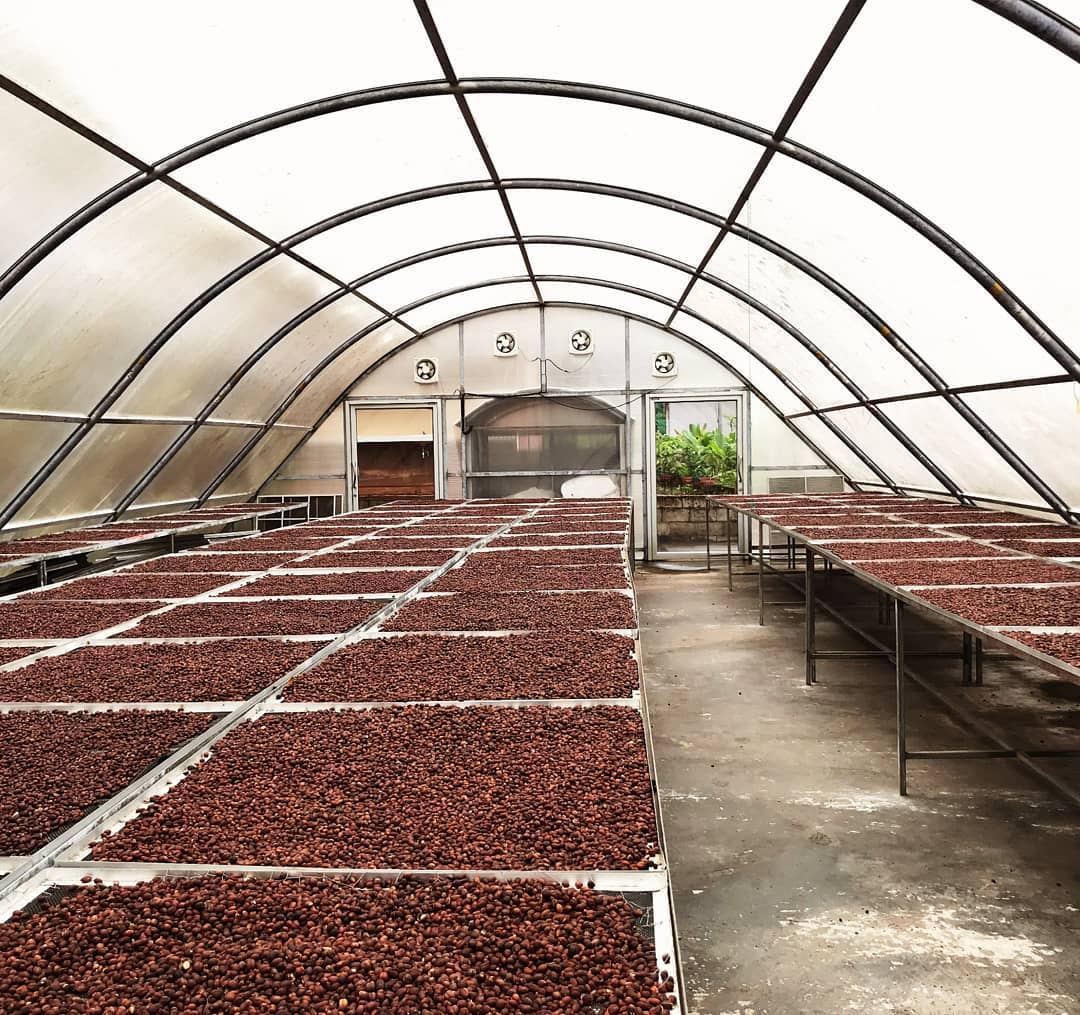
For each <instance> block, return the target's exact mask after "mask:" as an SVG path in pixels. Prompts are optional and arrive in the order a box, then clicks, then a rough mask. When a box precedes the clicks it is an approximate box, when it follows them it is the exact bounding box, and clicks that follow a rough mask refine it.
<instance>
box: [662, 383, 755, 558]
mask: <svg viewBox="0 0 1080 1015" xmlns="http://www.w3.org/2000/svg"><path fill="white" fill-rule="evenodd" d="M657 402H735V403H736V404H735V433H736V436H737V440H738V452H739V455H738V465H737V469H736V483H737V490H738V492H740V493H741V492H742V491H743V490H745V489H747V483H748V477H749V475H750V398H749V392H748V391H747V389H746V388H742V387H728V388H705V389H702V390H701V391H693V392H679V393H677V394H676V393H667V392H664V391H653V392H649V393H648V394H647V396H646V399H645V410H646V411H645V419H644V420H642V429H643V430H644V431H645V461H644V462H642V463H641V464H642V469H641V474H642V478H643V479H644V481H645V504H644V505H643V507H644V510H645V513H646V515H647V522H646V526H645V527H646V529H647V531H648V542H647V545H646V547H645V553H646V559H648V560H680V559H683V558H686V557H689V556H694V552H693V551H691V550H660V549H659V548H658V547H657V531H656V530H657V523H658V521H659V509H658V505H657V500H656V498H657V494H658V491H657V488H656V403H657ZM739 536H740V538H739V542H740V543H741V541H742V539H741V536H742V533H741V532H740V534H739Z"/></svg>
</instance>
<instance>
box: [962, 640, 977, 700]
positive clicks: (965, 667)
mask: <svg viewBox="0 0 1080 1015" xmlns="http://www.w3.org/2000/svg"><path fill="white" fill-rule="evenodd" d="M973 654H974V652H973V644H972V639H971V634H970V633H969V632H967V631H965V632H964V647H963V650H962V652H961V658H962V659H963V663H962V664H961V674H960V683H961V684H962V685H963V686H964V687H969V686H970V685H971V671H972V664H973Z"/></svg>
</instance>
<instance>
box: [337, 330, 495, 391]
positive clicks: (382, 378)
mask: <svg viewBox="0 0 1080 1015" xmlns="http://www.w3.org/2000/svg"><path fill="white" fill-rule="evenodd" d="M485 316H486V315H485ZM384 356H385V357H386V358H385V360H384V359H383V357H384ZM419 359H431V360H434V361H435V363H436V365H437V366H438V374H437V375H436V378H435V380H434V381H431V382H427V383H423V384H421V383H418V382H417V381H416V373H415V370H414V367H415V364H416V361H417V360H419ZM342 361H343V368H342V369H343V370H344V369H345V367H346V366H347V367H348V368H349V369H348V370H347V374H348V376H346V374H345V373H343V374H342V375H341V376H342V378H343V380H344V383H345V384H346V385H347V386H348V388H349V390H350V391H351V392H352V394H354V395H363V396H369V395H375V396H389V397H391V398H395V399H396V398H400V397H401V396H403V395H404V396H406V397H409V398H415V399H427V398H436V397H438V396H439V395H454V394H457V392H458V391H459V389H460V388H461V382H460V380H459V377H460V373H459V361H458V342H457V327H456V325H455V326H452V327H449V328H439V329H436V330H434V331H433V332H432V333H431V334H428V335H424V336H423V337H422V338H414V337H413V336H411V335H409V334H404V333H403V334H398V335H395V336H392V337H391V338H390V340H389V341H385V342H380V343H379V346H378V347H373V348H367V349H358V348H354V349H350V350H349V352H348V353H346V354H345V355H344V356H342ZM327 390H329V385H328V387H327ZM331 397H332V396H331ZM326 402H327V400H326V399H324V401H323V405H324V407H325V405H326Z"/></svg>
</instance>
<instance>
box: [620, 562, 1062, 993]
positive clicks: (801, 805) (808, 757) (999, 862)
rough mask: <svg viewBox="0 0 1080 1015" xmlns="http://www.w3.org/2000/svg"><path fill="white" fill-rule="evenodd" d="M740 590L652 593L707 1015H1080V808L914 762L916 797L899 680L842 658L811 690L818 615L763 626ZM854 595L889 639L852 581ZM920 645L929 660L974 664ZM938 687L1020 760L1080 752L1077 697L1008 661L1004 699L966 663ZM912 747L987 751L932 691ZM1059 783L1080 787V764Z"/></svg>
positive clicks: (669, 582)
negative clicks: (905, 778)
mask: <svg viewBox="0 0 1080 1015" xmlns="http://www.w3.org/2000/svg"><path fill="white" fill-rule="evenodd" d="M736 582H737V586H736V591H735V592H734V593H729V592H728V591H727V587H726V579H725V577H724V576H722V574H721V573H720V572H713V573H711V574H706V573H685V572H684V573H665V572H659V571H655V570H652V569H650V568H640V569H639V570H638V577H637V588H638V598H639V604H640V609H641V638H642V648H643V655H644V662H645V673H646V687H647V692H648V697H649V709H650V719H651V722H652V728H653V737H654V740H655V746H656V754H657V766H658V770H659V771H658V774H659V783H660V792H661V802H662V806H663V816H664V822H665V826H666V833H667V845H668V853H669V858H670V861H671V864H672V876H673V883H674V889H675V895H676V916H677V920H678V928H679V936H680V942H681V956H682V962H683V969H684V973H685V977H686V986H687V994H688V1005H687V1007H688V1009H689V1012H690V1013H692V1015H797V1013H798V1015H818V1013H821V1015H825V1013H828V1015H833V1013H839V1012H860V1013H866V1015H878V1013H882V1015H969V1013H971V1015H984V1013H985V1015H1004V1013H1009V1015H1051V1013H1053V1015H1076V1013H1080V812H1077V811H1076V810H1075V809H1073V808H1072V807H1071V806H1069V805H1066V804H1064V803H1062V802H1061V801H1060V800H1059V798H1057V797H1055V796H1053V795H1052V793H1051V792H1050V791H1049V790H1046V789H1044V788H1043V787H1042V785H1041V784H1040V783H1038V782H1036V781H1034V779H1033V778H1032V777H1030V776H1028V775H1026V774H1025V773H1024V772H1023V771H1022V770H1021V768H1020V766H1019V765H1018V764H1017V763H1016V762H1015V761H1007V760H988V761H953V762H911V763H910V769H909V778H910V796H909V797H907V798H906V799H905V798H901V797H899V796H898V795H897V792H896V760H895V753H894V750H895V721H894V718H895V712H894V709H895V697H894V684H893V676H892V667H891V665H890V664H889V663H887V662H884V661H879V660H858V661H853V660H843V661H836V660H829V661H824V660H823V661H821V662H820V663H819V683H818V685H817V686H816V687H813V688H807V687H806V686H805V684H804V682H803V655H802V626H803V611H802V609H801V606H800V607H798V608H789V607H783V606H778V607H771V608H770V611H769V618H770V622H769V624H768V626H766V627H759V626H758V622H757V620H758V618H757V587H756V579H755V578H748V577H744V578H741V579H736ZM830 595H831V596H833V597H837V598H840V599H844V600H850V601H851V602H852V603H853V604H856V603H864V604H867V605H863V606H854V605H853V609H854V610H855V611H856V612H853V613H852V614H851V615H852V616H858V617H859V619H860V621H861V622H864V623H872V622H874V620H875V618H876V609H875V607H874V605H873V604H874V600H873V599H872V598H869V597H867V596H866V595H865V594H864V593H863V592H862V591H861V590H860V589H859V587H858V586H857V585H856V584H855V583H854V582H853V581H852V580H851V579H848V578H841V577H837V578H836V579H835V580H834V582H833V587H832V589H831V590H830ZM769 598H773V599H788V598H791V597H790V596H788V595H786V594H784V591H782V590H781V589H779V588H777V589H776V590H775V591H772V592H770V595H769ZM818 630H819V647H821V648H860V647H862V646H861V645H860V643H859V642H857V641H855V640H854V639H853V638H852V637H851V636H849V635H847V634H846V633H845V632H843V631H842V630H841V629H839V628H838V627H837V626H836V625H834V624H832V623H830V622H827V621H826V620H824V619H819V624H818ZM908 630H909V631H912V630H914V631H915V632H916V633H914V634H912V635H911V636H910V637H909V639H908V648H909V650H910V649H913V648H922V649H926V648H930V647H934V648H936V647H938V646H942V647H947V648H950V649H955V648H957V647H958V642H959V635H947V636H946V635H944V634H943V632H941V631H940V630H939V629H937V628H936V627H934V626H933V625H932V624H931V623H930V622H928V621H925V620H923V619H921V618H918V617H915V618H912V621H911V622H910V624H909V627H908ZM943 639H944V640H943ZM935 667H936V668H935ZM921 669H922V670H925V671H926V672H927V673H928V674H930V675H931V676H932V677H933V679H934V682H935V684H936V685H937V686H940V687H942V688H943V689H947V690H948V692H949V693H950V695H953V696H955V697H956V699H957V700H963V701H965V702H967V703H970V704H971V705H972V706H973V708H974V709H975V710H977V711H978V713H979V714H980V715H981V716H983V717H984V718H987V719H989V720H990V721H992V722H993V723H994V724H995V725H996V726H997V727H998V728H999V729H1001V730H1002V731H1008V733H1009V734H1010V735H1012V736H1013V737H1014V738H1015V742H1018V743H1021V744H1022V745H1023V744H1027V745H1031V744H1034V743H1037V742H1042V743H1045V744H1053V745H1057V746H1066V745H1071V746H1076V745H1080V704H1078V703H1077V702H1076V700H1069V698H1070V696H1073V697H1074V698H1075V695H1072V692H1073V691H1075V690H1076V688H1074V687H1073V685H1065V686H1062V685H1061V683H1060V682H1055V681H1053V679H1052V678H1050V677H1048V676H1047V675H1046V674H1044V673H1040V672H1039V671H1037V670H1032V669H1030V668H1028V667H1027V666H1025V665H1024V664H1020V663H1017V662H1013V661H1006V660H1003V661H997V660H995V661H990V662H988V663H987V666H986V685H985V686H984V687H982V688H962V687H961V686H960V685H959V662H958V661H949V662H937V663H931V662H925V663H924V664H923V666H922V667H921ZM909 730H910V739H909V749H912V750H915V749H919V748H920V747H921V748H923V749H928V748H958V747H979V746H987V745H986V744H985V743H982V742H980V741H979V740H978V739H977V738H976V737H974V736H973V735H971V734H970V733H968V732H967V731H965V730H964V729H963V728H962V727H960V726H958V725H957V724H956V723H955V722H953V721H951V720H950V719H948V718H947V717H944V716H942V715H940V714H939V712H938V711H937V710H936V708H935V706H934V703H933V701H932V699H930V698H929V697H928V696H927V695H925V694H924V693H922V692H920V691H919V690H918V689H917V688H912V689H911V691H910V697H909ZM1048 765H1052V766H1053V770H1054V772H1055V773H1056V774H1059V775H1061V776H1062V777H1063V778H1065V779H1066V780H1067V781H1068V782H1069V783H1070V785H1073V786H1080V761H1075V760H1055V761H1051V762H1048Z"/></svg>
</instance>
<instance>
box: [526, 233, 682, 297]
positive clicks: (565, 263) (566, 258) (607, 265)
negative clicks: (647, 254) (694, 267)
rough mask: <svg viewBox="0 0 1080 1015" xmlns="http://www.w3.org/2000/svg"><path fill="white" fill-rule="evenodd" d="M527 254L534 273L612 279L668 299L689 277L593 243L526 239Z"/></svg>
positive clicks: (661, 265) (675, 294)
mask: <svg viewBox="0 0 1080 1015" xmlns="http://www.w3.org/2000/svg"><path fill="white" fill-rule="evenodd" d="M529 258H530V259H531V261H532V265H533V269H534V270H535V271H536V273H537V274H538V275H577V276H579V277H583V278H602V279H613V280H615V281H617V282H621V283H622V284H623V285H628V286H633V287H634V288H637V289H645V290H648V291H649V292H654V293H658V294H659V295H661V296H666V297H668V299H672V300H677V299H678V298H679V294H680V293H681V292H682V291H683V289H684V288H685V286H686V283H687V282H688V281H689V276H688V275H687V274H686V273H685V272H682V271H679V270H678V269H676V268H669V267H668V266H667V265H664V264H657V263H656V262H655V261H649V260H647V259H645V258H642V257H635V256H634V255H632V254H621V253H618V252H616V251H612V250H601V249H599V248H596V247H575V246H567V245H564V244H550V243H531V242H530V243H529Z"/></svg>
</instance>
